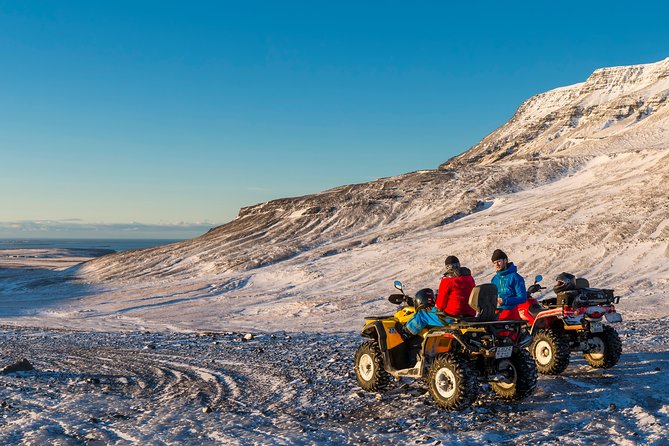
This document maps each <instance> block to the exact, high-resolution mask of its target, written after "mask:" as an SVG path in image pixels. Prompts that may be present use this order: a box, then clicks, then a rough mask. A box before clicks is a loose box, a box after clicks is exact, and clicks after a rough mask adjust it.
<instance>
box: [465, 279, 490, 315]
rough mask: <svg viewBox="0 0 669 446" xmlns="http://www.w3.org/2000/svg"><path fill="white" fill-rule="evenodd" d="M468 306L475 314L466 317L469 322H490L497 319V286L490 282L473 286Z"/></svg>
mask: <svg viewBox="0 0 669 446" xmlns="http://www.w3.org/2000/svg"><path fill="white" fill-rule="evenodd" d="M469 306H470V307H472V308H473V309H474V310H476V316H475V317H473V318H467V321H471V322H492V321H496V320H497V287H496V286H495V285H493V284H492V283H484V284H482V285H479V286H475V287H474V289H473V290H472V292H471V293H470V294H469Z"/></svg>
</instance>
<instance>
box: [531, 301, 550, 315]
mask: <svg viewBox="0 0 669 446" xmlns="http://www.w3.org/2000/svg"><path fill="white" fill-rule="evenodd" d="M545 310H548V308H545V307H543V306H542V305H541V304H539V303H534V304H532V305H530V307H529V308H528V309H527V312H528V313H530V314H531V315H532V317H537V315H538V314H539V313H541V312H542V311H545Z"/></svg>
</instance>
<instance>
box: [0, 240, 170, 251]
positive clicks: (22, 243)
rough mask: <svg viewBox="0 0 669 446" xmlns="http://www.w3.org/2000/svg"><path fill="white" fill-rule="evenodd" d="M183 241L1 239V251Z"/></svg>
mask: <svg viewBox="0 0 669 446" xmlns="http://www.w3.org/2000/svg"><path fill="white" fill-rule="evenodd" d="M179 241H181V239H176V240H171V239H170V240H168V239H0V249H30V248H76V249H113V250H114V251H117V252H120V251H128V250H131V249H142V248H150V247H152V246H159V245H167V244H169V243H174V242H179Z"/></svg>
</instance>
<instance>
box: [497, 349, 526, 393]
mask: <svg viewBox="0 0 669 446" xmlns="http://www.w3.org/2000/svg"><path fill="white" fill-rule="evenodd" d="M497 369H498V371H499V373H501V374H503V375H505V376H506V378H507V379H506V380H505V381H500V382H494V383H492V390H493V391H494V392H495V393H496V394H497V395H498V396H499V397H500V398H502V399H504V400H507V401H512V400H519V399H522V398H524V397H526V396H527V395H529V394H530V393H532V391H533V390H534V388H535V387H536V386H537V366H536V365H535V363H534V360H533V359H532V356H530V352H528V351H527V350H525V349H521V350H519V351H518V352H517V353H514V354H513V356H511V358H509V359H502V360H501V361H500V362H499V363H498V366H497Z"/></svg>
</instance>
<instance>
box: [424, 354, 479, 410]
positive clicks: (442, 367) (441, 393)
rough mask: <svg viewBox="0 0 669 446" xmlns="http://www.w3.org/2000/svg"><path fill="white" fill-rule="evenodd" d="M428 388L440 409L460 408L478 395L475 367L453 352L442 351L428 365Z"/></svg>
mask: <svg viewBox="0 0 669 446" xmlns="http://www.w3.org/2000/svg"><path fill="white" fill-rule="evenodd" d="M429 389H430V395H432V398H433V399H434V401H435V402H436V403H437V405H439V407H441V408H442V409H446V410H459V409H462V408H464V407H466V406H469V405H470V404H472V403H473V402H474V401H476V398H477V397H478V392H479V388H478V381H477V372H476V369H474V367H472V365H471V364H470V363H469V361H467V360H466V359H464V358H462V357H460V356H458V355H455V354H453V353H444V354H442V355H440V356H438V357H437V358H436V359H435V360H434V362H433V363H432V365H431V366H430V371H429Z"/></svg>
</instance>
